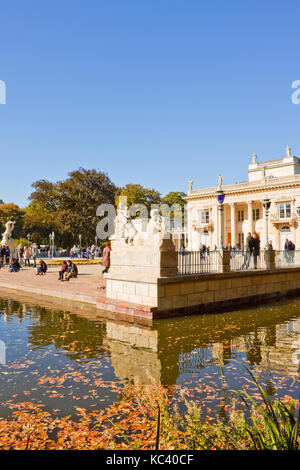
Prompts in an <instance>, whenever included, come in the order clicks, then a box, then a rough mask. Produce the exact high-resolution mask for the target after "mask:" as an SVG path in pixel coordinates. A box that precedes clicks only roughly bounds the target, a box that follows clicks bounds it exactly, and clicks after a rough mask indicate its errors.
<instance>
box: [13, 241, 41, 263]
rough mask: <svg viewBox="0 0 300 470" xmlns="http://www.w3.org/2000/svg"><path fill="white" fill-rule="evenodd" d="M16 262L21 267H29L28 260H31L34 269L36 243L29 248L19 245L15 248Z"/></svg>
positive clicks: (36, 252) (36, 251)
mask: <svg viewBox="0 0 300 470" xmlns="http://www.w3.org/2000/svg"><path fill="white" fill-rule="evenodd" d="M17 254H18V261H19V263H20V265H21V266H26V265H28V266H29V267H30V260H31V259H32V260H33V267H34V268H36V257H37V254H38V247H37V244H36V243H32V245H31V246H24V245H23V244H22V243H20V244H19V245H18V247H17Z"/></svg>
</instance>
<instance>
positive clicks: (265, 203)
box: [263, 197, 271, 250]
mask: <svg viewBox="0 0 300 470" xmlns="http://www.w3.org/2000/svg"><path fill="white" fill-rule="evenodd" d="M270 206H271V201H270V199H268V198H267V197H265V199H264V200H263V207H264V209H265V237H266V239H265V243H266V245H265V250H269V249H270V246H269V224H268V220H269V209H270Z"/></svg>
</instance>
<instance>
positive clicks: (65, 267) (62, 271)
mask: <svg viewBox="0 0 300 470" xmlns="http://www.w3.org/2000/svg"><path fill="white" fill-rule="evenodd" d="M67 271H68V263H67V262H66V261H63V262H62V263H61V268H60V270H59V272H58V275H59V278H58V280H59V281H63V280H64V274H65V273H66V272H67Z"/></svg>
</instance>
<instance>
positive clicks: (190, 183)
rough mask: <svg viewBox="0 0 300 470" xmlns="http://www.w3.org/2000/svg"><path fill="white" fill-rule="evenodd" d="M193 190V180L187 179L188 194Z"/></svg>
mask: <svg viewBox="0 0 300 470" xmlns="http://www.w3.org/2000/svg"><path fill="white" fill-rule="evenodd" d="M192 190H193V180H189V190H188V193H189V194H190V193H191V192H192Z"/></svg>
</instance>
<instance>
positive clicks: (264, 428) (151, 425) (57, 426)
mask: <svg viewBox="0 0 300 470" xmlns="http://www.w3.org/2000/svg"><path fill="white" fill-rule="evenodd" d="M249 373H250V372H249ZM251 376H252V379H253V383H255V384H256V386H257V387H258V389H259V390H260V393H261V397H262V403H257V402H256V401H254V400H253V398H252V397H251V396H250V395H248V394H247V393H246V392H236V394H237V395H238V396H239V397H241V398H242V400H243V403H244V404H245V405H246V409H247V410H248V411H249V412H250V423H252V424H249V423H248V422H247V421H246V419H245V416H244V412H243V411H242V410H238V409H237V401H236V400H235V398H234V396H233V397H231V400H230V403H229V405H230V406H229V405H228V406H227V411H226V419H224V418H222V419H221V418H220V419H217V420H215V421H212V419H211V418H203V417H202V415H201V409H200V408H199V406H198V405H197V404H196V403H191V402H190V401H189V400H188V399H187V398H186V397H185V396H184V394H182V395H181V401H180V402H179V403H178V405H177V406H176V407H173V405H172V397H173V389H172V388H169V389H165V388H163V387H162V386H161V385H158V384H156V383H153V384H152V385H151V386H141V385H139V384H134V385H132V386H130V387H128V388H127V389H126V390H125V391H124V392H123V395H122V398H121V400H120V401H119V402H118V403H115V404H114V405H113V406H111V407H109V408H107V409H105V410H101V411H95V412H92V413H87V412H86V410H84V409H82V408H77V412H78V418H79V419H78V420H77V421H75V420H72V419H71V418H70V416H66V417H64V418H54V417H52V416H51V415H50V413H48V412H45V411H44V410H43V409H42V406H41V405H40V406H37V405H34V404H32V403H29V402H27V403H19V404H16V405H10V406H11V408H12V410H13V414H12V418H10V419H0V449H22V450H23V449H27V450H28V449H30V450H35V449H39V450H43V449H45V450H46V449H80V450H81V449H86V450H94V449H124V450H133V449H135V450H178V449H189V450H251V449H259V450H265V449H272V450H275V449H276V450H285V449H287V450H291V449H297V450H299V446H300V438H299V411H298V416H296V403H295V401H294V400H290V402H289V404H285V403H283V402H282V401H274V402H273V403H271V402H270V400H269V398H268V396H267V394H266V392H265V391H264V390H263V389H262V387H261V386H260V385H259V384H258V382H257V381H256V380H255V378H254V377H253V375H252V374H251ZM179 406H180V408H181V409H180V412H179ZM183 408H184V409H185V411H184V412H183V410H182V409H183Z"/></svg>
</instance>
